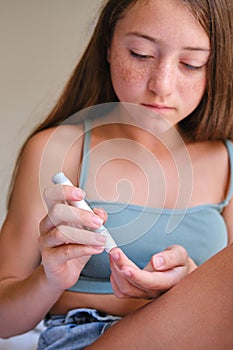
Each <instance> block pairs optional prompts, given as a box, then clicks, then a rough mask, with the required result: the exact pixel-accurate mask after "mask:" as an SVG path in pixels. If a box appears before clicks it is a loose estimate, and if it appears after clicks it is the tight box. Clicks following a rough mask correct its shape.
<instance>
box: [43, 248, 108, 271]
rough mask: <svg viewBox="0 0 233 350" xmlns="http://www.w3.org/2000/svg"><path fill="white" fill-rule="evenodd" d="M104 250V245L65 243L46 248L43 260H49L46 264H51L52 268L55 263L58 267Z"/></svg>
mask: <svg viewBox="0 0 233 350" xmlns="http://www.w3.org/2000/svg"><path fill="white" fill-rule="evenodd" d="M103 250H104V248H103V247H92V246H83V245H76V244H64V245H61V246H59V247H56V248H51V249H47V250H45V251H44V253H43V256H42V257H43V260H46V261H47V263H46V265H48V264H49V266H50V269H51V267H52V266H53V265H54V268H56V267H57V266H61V265H63V264H64V263H66V262H67V261H70V260H73V259H77V258H78V259H82V258H84V257H87V256H91V255H96V254H100V253H102V252H103ZM43 260H42V262H43ZM48 261H50V263H48Z"/></svg>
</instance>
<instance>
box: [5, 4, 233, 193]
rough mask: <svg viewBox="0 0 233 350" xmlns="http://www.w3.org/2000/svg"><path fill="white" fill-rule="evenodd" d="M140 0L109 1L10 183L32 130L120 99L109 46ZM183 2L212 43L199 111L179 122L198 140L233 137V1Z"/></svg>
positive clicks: (186, 132)
mask: <svg viewBox="0 0 233 350" xmlns="http://www.w3.org/2000/svg"><path fill="white" fill-rule="evenodd" d="M138 1H141V2H142V3H143V2H145V1H148V0H108V1H107V2H106V3H105V5H104V6H103V8H102V11H101V13H100V17H99V20H98V22H97V25H96V27H95V30H94V33H93V35H92V37H91V40H90V42H89V44H88V46H87V48H86V50H85V52H84V54H83V56H82V57H81V59H80V61H79V63H78V64H77V66H76V67H75V69H74V70H73V72H72V74H71V76H70V78H69V80H68V82H67V84H66V86H65V88H64V90H63V92H62V94H61V96H60V98H59V99H58V101H57V103H56V105H55V106H54V108H53V109H52V111H51V112H50V113H49V115H48V116H47V117H46V119H45V120H44V121H43V122H42V123H41V124H40V125H39V126H38V127H37V128H36V129H35V130H34V131H33V132H32V133H31V135H30V136H29V137H28V139H27V140H26V142H25V144H24V145H23V147H22V149H21V151H20V153H19V156H18V159H17V162H16V167H15V170H14V175H13V178H12V184H13V182H14V178H15V174H16V173H17V169H18V165H19V161H20V158H21V154H22V152H23V149H24V147H25V145H26V143H27V141H28V140H29V139H30V138H31V137H32V136H33V135H35V134H36V133H38V132H39V131H42V130H45V129H47V128H50V127H52V126H57V125H59V124H60V123H62V122H63V121H64V120H66V119H67V118H68V117H70V116H71V115H73V114H74V113H76V112H78V111H80V110H82V109H85V108H87V107H90V106H94V105H96V104H101V103H107V102H117V101H118V98H117V96H116V94H115V92H114V89H113V86H112V83H111V76H110V69H109V63H108V61H107V50H108V48H109V47H110V45H111V40H112V36H113V33H114V29H115V26H116V23H117V22H118V20H119V19H121V18H122V17H123V16H124V14H125V13H126V11H127V10H129V8H131V7H132V6H133V5H134V4H135V3H136V2H138ZM180 1H181V2H182V3H183V4H185V5H186V6H187V7H188V8H189V10H190V11H191V13H192V14H193V16H194V17H195V18H196V19H197V21H198V22H199V23H200V25H201V26H202V27H203V29H204V30H205V32H206V33H207V35H208V37H209V38H210V45H211V55H210V59H209V62H208V68H207V86H206V92H205V94H204V96H203V98H202V101H201V102H200V104H199V105H198V106H197V108H196V109H195V111H194V112H192V114H191V115H190V116H188V117H186V118H185V119H184V120H183V121H182V122H180V125H179V126H180V130H181V132H182V133H183V134H184V135H186V137H187V138H189V139H191V140H195V141H201V140H217V139H226V138H229V139H232V140H233V79H232V76H231V75H232V73H233V60H232V57H233V29H232V13H233V1H232V0H180ZM122 102H124V101H122ZM11 188H12V185H11ZM10 192H11V190H10Z"/></svg>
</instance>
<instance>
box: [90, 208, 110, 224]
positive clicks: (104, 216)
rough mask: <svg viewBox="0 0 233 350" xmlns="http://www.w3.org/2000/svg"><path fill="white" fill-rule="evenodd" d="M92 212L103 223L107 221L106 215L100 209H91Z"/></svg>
mask: <svg viewBox="0 0 233 350" xmlns="http://www.w3.org/2000/svg"><path fill="white" fill-rule="evenodd" d="M93 212H94V213H95V214H96V215H98V216H99V217H100V218H101V219H102V220H103V222H104V223H105V222H106V221H107V220H108V214H107V213H106V211H105V210H104V209H102V208H93Z"/></svg>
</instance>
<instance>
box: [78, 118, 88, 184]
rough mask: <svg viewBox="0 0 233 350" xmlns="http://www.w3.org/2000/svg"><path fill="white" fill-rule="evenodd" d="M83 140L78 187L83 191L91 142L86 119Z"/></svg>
mask: <svg viewBox="0 0 233 350" xmlns="http://www.w3.org/2000/svg"><path fill="white" fill-rule="evenodd" d="M83 127H84V140H83V154H82V162H81V166H80V176H79V187H80V188H82V189H84V188H85V184H86V179H87V173H88V168H89V157H90V152H89V151H90V142H91V121H90V120H88V119H86V120H84V123H83Z"/></svg>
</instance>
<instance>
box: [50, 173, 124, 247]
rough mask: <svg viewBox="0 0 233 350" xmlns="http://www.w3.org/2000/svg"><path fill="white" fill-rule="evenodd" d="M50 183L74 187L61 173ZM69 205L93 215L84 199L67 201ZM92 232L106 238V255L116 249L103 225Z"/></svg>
mask: <svg viewBox="0 0 233 350" xmlns="http://www.w3.org/2000/svg"><path fill="white" fill-rule="evenodd" d="M52 181H53V183H54V184H59V185H68V186H74V185H73V184H72V182H71V181H70V180H69V179H68V178H67V177H66V176H65V174H64V173H62V172H60V173H57V174H56V175H54V176H53V178H52ZM69 203H70V204H71V205H73V206H75V207H77V208H80V209H84V210H88V211H90V212H92V213H93V210H92V209H91V208H90V207H89V205H88V204H87V202H85V200H84V199H82V200H80V201H69ZM93 231H94V232H98V233H101V234H102V235H105V236H106V238H107V241H106V244H105V251H106V252H107V253H109V252H110V250H111V249H112V248H115V247H117V244H116V242H115V241H114V239H113V238H112V236H111V235H110V233H109V232H108V230H107V229H106V227H104V225H101V226H100V227H99V228H98V229H93Z"/></svg>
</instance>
